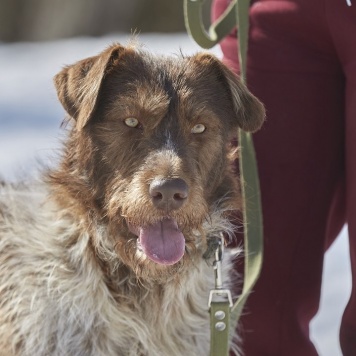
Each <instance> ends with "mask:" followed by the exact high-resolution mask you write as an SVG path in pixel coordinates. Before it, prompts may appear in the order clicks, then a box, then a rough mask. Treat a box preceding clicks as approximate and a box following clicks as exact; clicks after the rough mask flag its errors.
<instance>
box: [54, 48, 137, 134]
mask: <svg viewBox="0 0 356 356" xmlns="http://www.w3.org/2000/svg"><path fill="white" fill-rule="evenodd" d="M125 51H127V52H129V51H132V49H130V48H125V47H123V46H121V45H120V44H115V45H112V46H110V47H109V48H107V49H106V50H105V51H103V52H102V53H100V54H99V55H97V56H94V57H89V58H86V59H83V60H81V61H79V62H77V63H75V64H73V65H70V66H67V67H65V68H64V69H63V70H62V71H61V72H59V73H58V74H57V75H56V76H55V77H54V84H55V87H56V89H57V95H58V98H59V100H60V102H61V104H62V105H63V107H64V109H65V110H66V111H67V113H68V114H69V115H70V116H71V117H72V118H73V119H75V120H76V127H77V129H78V130H81V129H82V128H83V127H84V126H85V125H86V124H87V123H88V121H89V120H90V118H91V117H92V115H93V112H94V110H95V107H96V105H97V98H98V95H99V91H100V88H101V84H102V81H103V78H104V76H105V74H106V73H108V72H109V71H110V69H111V68H112V67H114V66H115V65H116V64H117V62H118V61H119V58H120V57H121V56H122V54H123V53H124V52H125Z"/></svg>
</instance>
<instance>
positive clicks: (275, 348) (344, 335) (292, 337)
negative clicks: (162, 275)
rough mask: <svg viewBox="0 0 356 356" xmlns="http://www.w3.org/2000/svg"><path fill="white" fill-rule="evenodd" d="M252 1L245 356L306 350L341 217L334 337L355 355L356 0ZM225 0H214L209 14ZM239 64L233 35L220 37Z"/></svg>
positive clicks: (230, 60) (301, 355)
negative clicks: (254, 233)
mask: <svg viewBox="0 0 356 356" xmlns="http://www.w3.org/2000/svg"><path fill="white" fill-rule="evenodd" d="M353 1H354V4H353V6H351V7H350V6H347V3H346V0H261V1H253V2H252V5H251V9H250V38H249V52H248V70H247V81H248V86H249V88H250V89H251V91H252V92H253V93H254V94H255V95H256V96H257V97H259V98H260V99H261V100H262V102H264V104H265V105H266V109H267V121H266V123H265V125H264V127H263V128H262V129H261V131H259V132H258V133H257V134H255V136H254V142H255V147H256V151H257V158H258V165H259V171H260V179H261V189H262V201H263V214H264V225H265V226H264V231H265V256H264V265H263V270H262V274H261V278H260V279H259V281H258V282H257V285H256V287H255V291H254V293H253V294H252V295H251V296H250V298H249V300H248V302H247V306H246V313H245V316H244V317H243V318H242V325H243V330H244V333H243V338H244V350H245V354H246V356H264V355H271V356H294V355H298V356H309V355H310V356H311V355H316V354H317V353H316V350H315V348H314V346H313V344H312V343H311V341H310V340H309V335H308V334H309V321H310V320H311V318H312V317H313V316H314V315H315V313H316V312H317V310H318V306H319V297H320V286H321V276H322V267H323V257H324V252H325V250H326V249H327V248H328V247H329V245H330V244H331V243H332V242H333V240H334V239H335V238H336V236H337V234H338V233H339V231H340V228H341V227H342V226H343V224H344V223H345V222H347V223H348V227H349V236H350V249H351V263H352V268H353V286H354V288H353V293H352V296H351V299H350V302H349V304H348V306H347V308H346V310H345V313H344V316H343V320H342V326H341V333H340V342H341V347H342V350H343V353H344V355H347V356H350V355H356V290H355V287H356V269H355V268H356V0H353ZM227 3H228V1H227V0H215V3H214V5H213V10H214V17H215V18H216V17H217V16H218V15H219V14H220V13H221V12H222V10H223V9H224V8H225V7H226V5H227ZM221 47H222V50H223V53H224V60H225V62H226V63H227V64H228V65H230V67H232V68H233V69H234V70H236V71H237V70H238V63H237V42H236V37H235V36H233V35H231V36H230V37H228V38H227V39H225V40H224V41H223V42H222V43H221Z"/></svg>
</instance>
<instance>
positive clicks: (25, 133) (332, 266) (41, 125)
mask: <svg viewBox="0 0 356 356" xmlns="http://www.w3.org/2000/svg"><path fill="white" fill-rule="evenodd" d="M139 39H140V42H142V43H143V44H144V45H145V46H146V47H147V48H148V49H150V50H151V51H153V52H157V53H165V54H167V53H171V54H174V53H178V52H179V51H180V50H182V52H183V53H186V54H189V53H194V52H196V51H198V50H199V48H198V46H197V45H196V44H195V43H194V42H193V41H192V40H190V39H189V38H188V37H187V36H186V35H185V34H179V35H162V34H151V35H141V36H140V38H139ZM128 40H129V36H128V35H126V34H115V35H110V36H106V37H102V38H74V39H69V40H61V41H55V42H42V43H16V44H0V84H1V85H0V176H1V177H2V178H6V179H8V180H14V179H16V178H18V177H23V176H24V175H35V174H36V173H35V172H36V171H37V170H38V167H39V166H41V165H42V164H48V165H51V164H55V162H56V150H57V149H58V148H59V147H60V139H61V136H62V131H63V130H60V124H61V121H62V118H63V117H64V111H63V109H62V107H61V106H60V104H59V102H58V100H57V97H56V93H55V90H54V86H53V84H52V78H53V76H54V74H56V73H57V72H58V71H59V70H60V68H61V67H63V66H64V65H66V64H71V63H73V62H75V61H77V60H79V59H82V58H85V57H88V56H91V55H95V54H97V53H99V52H100V51H101V50H103V49H104V48H105V47H107V46H108V45H109V44H110V43H112V42H120V43H127V42H128ZM213 52H214V53H215V54H217V55H218V56H220V51H219V48H214V49H213ZM40 162H41V163H40ZM347 238H348V235H347V230H346V228H345V229H344V230H343V231H342V233H341V234H340V236H339V238H338V239H337V241H336V242H335V243H334V245H333V246H332V247H331V248H330V249H329V251H328V252H327V253H326V255H325V268H324V275H323V286H322V297H321V306H320V311H319V313H318V315H317V316H316V317H315V318H314V320H313V321H312V323H311V328H310V329H311V338H312V340H313V342H314V343H315V345H316V347H317V349H318V352H319V354H320V355H322V356H338V355H341V351H340V347H339V345H338V329H339V326H340V320H341V316H342V312H343V309H344V308H345V305H346V303H347V301H348V298H349V295H350V291H351V272H350V262H349V255H348V240H347ZM266 327H270V326H269V325H266Z"/></svg>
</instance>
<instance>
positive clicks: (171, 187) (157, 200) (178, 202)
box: [149, 178, 188, 211]
mask: <svg viewBox="0 0 356 356" xmlns="http://www.w3.org/2000/svg"><path fill="white" fill-rule="evenodd" d="M149 192H150V195H151V199H152V202H153V204H154V206H155V207H156V208H158V209H162V210H167V211H170V210H177V209H179V208H180V207H181V206H182V205H183V204H184V202H185V201H186V200H187V197H188V186H187V183H186V182H185V181H184V180H183V179H181V178H174V179H157V180H156V179H155V180H153V181H152V183H151V184H150V188H149Z"/></svg>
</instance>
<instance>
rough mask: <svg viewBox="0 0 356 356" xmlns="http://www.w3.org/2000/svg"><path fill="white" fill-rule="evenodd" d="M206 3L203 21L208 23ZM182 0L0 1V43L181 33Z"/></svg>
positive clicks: (207, 5) (208, 6)
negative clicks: (147, 33) (137, 33)
mask: <svg viewBox="0 0 356 356" xmlns="http://www.w3.org/2000/svg"><path fill="white" fill-rule="evenodd" d="M210 2H211V1H210V0H207V1H205V3H204V13H203V19H204V21H205V22H207V21H208V20H209V16H210V14H209V8H210ZM182 3H183V1H182V0H121V1H120V0H0V40H1V41H4V42H13V41H44V40H45V41H48V40H53V39H58V38H68V37H74V36H102V35H105V34H108V33H113V32H131V31H136V30H137V31H138V32H140V33H146V32H165V33H167V32H169V33H172V32H183V31H184V30H185V29H184V19H183V6H182Z"/></svg>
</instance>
